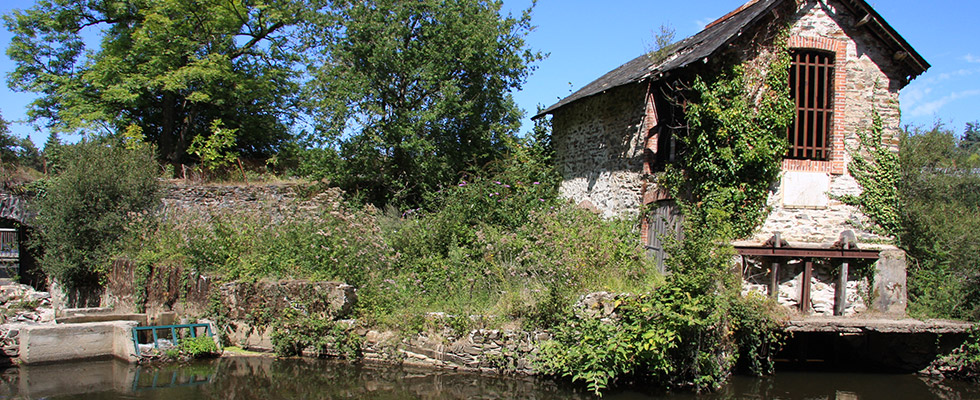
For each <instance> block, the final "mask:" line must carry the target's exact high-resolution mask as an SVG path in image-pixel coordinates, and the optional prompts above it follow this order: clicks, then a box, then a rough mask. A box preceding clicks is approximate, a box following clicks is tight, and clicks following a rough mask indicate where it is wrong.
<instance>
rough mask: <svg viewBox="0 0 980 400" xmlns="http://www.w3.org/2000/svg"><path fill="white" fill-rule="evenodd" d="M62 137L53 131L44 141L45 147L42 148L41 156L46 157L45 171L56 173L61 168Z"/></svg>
mask: <svg viewBox="0 0 980 400" xmlns="http://www.w3.org/2000/svg"><path fill="white" fill-rule="evenodd" d="M61 146H62V144H61V138H60V137H58V133H57V132H51V134H49V135H48V140H47V141H45V142H44V149H43V150H41V157H42V158H43V159H44V171H45V173H54V172H56V171H58V170H59V169H60V168H61Z"/></svg>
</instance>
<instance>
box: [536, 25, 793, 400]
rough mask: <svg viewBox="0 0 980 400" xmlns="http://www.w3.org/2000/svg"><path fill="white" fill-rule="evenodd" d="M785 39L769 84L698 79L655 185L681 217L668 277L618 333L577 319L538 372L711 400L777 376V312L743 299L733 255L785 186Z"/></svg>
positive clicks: (634, 305)
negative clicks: (674, 154) (732, 379)
mask: <svg viewBox="0 0 980 400" xmlns="http://www.w3.org/2000/svg"><path fill="white" fill-rule="evenodd" d="M784 38H785V35H780V39H779V40H777V42H776V46H775V51H774V53H773V56H772V57H771V58H772V60H771V61H770V63H769V65H768V66H767V68H766V69H765V70H766V71H768V73H766V74H765V75H764V76H761V77H760V76H758V71H753V75H751V76H748V74H746V73H745V71H744V69H743V68H744V67H742V66H735V67H732V68H731V69H728V70H726V71H724V72H722V73H720V74H718V75H717V76H714V77H711V78H710V79H703V78H701V77H697V78H696V79H695V81H694V84H693V85H692V89H693V93H692V95H693V96H692V97H693V98H692V99H690V100H691V103H690V104H688V106H687V108H686V110H685V112H686V114H685V118H686V120H687V123H688V128H689V129H688V132H687V136H684V137H682V138H681V140H682V141H683V144H684V150H683V152H682V153H683V154H682V157H681V160H680V163H679V165H678V166H676V167H673V168H671V169H669V170H668V172H667V174H665V176H664V177H663V180H662V182H660V183H661V184H665V185H666V186H667V187H668V188H669V189H670V190H671V191H672V192H673V193H674V195H675V197H676V198H677V201H678V204H679V205H680V206H681V208H682V210H683V214H684V238H683V240H676V239H673V240H671V239H669V238H665V239H667V251H668V254H669V257H668V258H667V259H666V262H667V269H668V270H669V271H670V274H669V275H668V276H667V277H666V281H665V282H664V283H663V284H662V285H660V286H659V287H657V288H656V290H655V291H653V292H651V293H648V294H644V295H640V296H635V297H631V298H627V299H625V300H623V301H622V302H621V303H620V304H619V306H618V307H617V308H616V314H617V315H618V318H617V319H616V320H614V321H612V322H602V321H597V320H589V319H584V320H583V319H577V318H572V319H569V320H567V321H565V322H564V323H562V324H560V325H559V326H557V327H556V328H555V340H554V341H553V342H550V343H547V344H545V345H544V347H543V348H542V351H541V353H540V354H539V366H540V368H541V370H542V371H543V372H545V373H550V374H555V375H562V376H567V377H571V378H572V380H575V381H582V382H584V383H585V384H586V385H587V386H588V388H589V389H590V390H592V391H593V392H595V393H596V394H601V392H602V390H604V389H606V388H608V387H610V386H612V385H613V384H615V383H616V382H617V381H621V380H632V381H634V382H635V381H649V382H653V383H654V384H656V385H658V386H663V387H666V388H675V387H692V388H695V389H697V390H705V389H708V390H710V389H714V388H717V387H718V386H719V385H720V384H721V383H722V382H723V381H724V379H725V378H726V377H727V375H728V374H729V373H730V371H731V369H732V368H733V367H734V366H735V365H736V362H738V361H741V363H742V364H743V365H745V367H746V369H748V370H749V371H751V372H753V373H756V374H760V373H767V372H771V369H772V364H771V356H772V355H773V354H774V353H775V348H776V347H778V345H779V343H780V337H779V335H778V333H777V332H778V330H779V321H778V317H777V315H776V314H775V312H774V310H775V307H776V306H775V305H773V304H772V303H771V300H768V299H760V298H753V297H749V298H742V297H741V296H740V293H739V292H740V288H741V282H740V281H739V279H738V273H737V272H736V271H735V270H734V268H733V265H732V259H733V257H734V255H735V253H734V249H733V248H732V247H731V245H730V244H729V243H730V242H731V240H732V239H734V238H736V237H740V236H744V235H746V234H748V233H750V232H751V231H752V230H753V229H754V228H755V227H756V226H757V225H758V224H759V223H760V222H761V221H762V220H763V219H764V218H765V216H766V214H767V209H766V203H765V202H766V200H767V198H768V194H769V187H770V185H771V183H772V182H774V181H775V180H776V178H778V176H779V175H778V174H779V171H780V165H781V161H782V156H783V154H784V153H785V147H786V143H785V139H784V138H783V135H784V133H785V127H786V125H788V124H789V123H790V122H791V121H792V117H793V116H792V104H791V101H790V100H789V99H790V97H789V88H788V86H787V82H788V78H787V73H788V70H789V69H788V66H789V54H788V52H787V51H785V42H784V41H783V40H784ZM753 82H755V83H753ZM750 85H755V86H757V87H750Z"/></svg>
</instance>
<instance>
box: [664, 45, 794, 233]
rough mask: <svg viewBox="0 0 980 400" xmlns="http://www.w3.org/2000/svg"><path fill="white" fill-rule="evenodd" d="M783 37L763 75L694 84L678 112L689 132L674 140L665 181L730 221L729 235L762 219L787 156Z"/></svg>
mask: <svg viewBox="0 0 980 400" xmlns="http://www.w3.org/2000/svg"><path fill="white" fill-rule="evenodd" d="M786 37H787V34H786V33H785V32H784V33H781V34H779V35H778V38H777V39H776V45H775V46H774V51H773V53H772V60H771V62H770V63H769V65H768V68H766V71H764V76H760V75H759V74H762V73H763V72H760V71H758V69H757V68H752V73H747V72H746V70H747V66H745V65H735V66H732V67H730V68H729V69H728V70H727V71H723V72H721V73H720V74H718V75H717V76H715V77H713V78H702V77H700V76H699V77H696V78H695V79H694V83H693V85H692V87H691V89H692V90H691V95H690V98H689V99H688V105H687V107H686V109H685V110H684V111H685V118H686V122H687V128H688V129H687V130H688V132H687V134H686V135H685V136H683V137H681V138H680V140H681V142H682V143H683V145H684V149H685V150H684V152H683V156H682V157H681V159H680V160H679V161H680V162H679V163H678V165H677V166H676V167H673V168H670V169H669V171H668V173H667V175H666V182H665V183H666V185H667V187H668V188H669V189H671V190H672V191H673V192H674V194H675V197H677V198H679V199H685V198H686V199H687V200H688V201H689V202H690V203H691V204H693V205H697V207H698V208H702V209H705V210H712V211H711V212H714V213H724V214H726V215H728V218H727V219H728V221H729V222H730V224H731V228H732V232H731V233H732V234H733V235H735V236H744V235H747V234H748V233H750V232H751V231H752V229H754V228H755V227H756V226H758V224H759V223H761V222H762V221H763V220H764V219H765V217H766V215H767V211H768V210H767V207H766V200H767V198H768V195H769V188H770V186H771V184H772V182H775V181H776V180H777V179H778V178H779V173H780V170H781V165H782V158H783V155H784V154H785V153H786V139H785V133H786V127H787V126H788V125H789V124H790V123H792V121H793V102H792V99H791V97H790V91H789V66H790V62H791V58H790V55H789V51H788V50H787V47H786ZM685 211H689V210H685Z"/></svg>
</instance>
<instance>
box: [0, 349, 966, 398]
mask: <svg viewBox="0 0 980 400" xmlns="http://www.w3.org/2000/svg"><path fill="white" fill-rule="evenodd" d="M11 397H18V398H23V397H26V398H59V399H166V400H180V399H263V400H265V399H297V398H304V399H306V398H312V399H335V398H338V399H339V398H343V399H541V400H547V399H588V398H592V396H591V395H589V394H587V393H584V392H583V391H582V390H580V389H575V388H570V387H567V386H565V385H562V384H559V383H556V382H553V381H550V380H542V379H533V378H527V377H502V376H495V375H479V374H469V373H458V372H452V371H433V370H429V369H418V368H411V367H391V366H379V365H354V364H347V363H341V362H335V361H328V360H304V359H286V360H275V359H270V358H257V357H236V358H225V359H219V360H212V361H206V362H196V363H191V364H182V365H169V366H136V365H130V364H126V363H122V362H118V361H93V362H86V363H73V364H59V365H45V366H29V367H22V368H19V369H17V368H14V369H8V370H6V371H3V372H0V398H11ZM604 398H606V399H616V400H627V399H628V400H640V399H668V400H684V399H698V400H728V399H786V400H796V399H828V400H876V399H888V400H892V399H943V400H947V399H948V400H953V399H972V398H980V387H978V386H972V385H967V384H961V383H945V384H936V383H931V382H929V381H927V380H924V379H922V378H919V377H915V376H910V375H872V374H833V373H801V372H792V373H780V374H778V375H777V376H775V377H769V378H762V379H754V378H748V377H735V378H734V379H732V381H731V383H730V384H728V385H727V386H725V387H724V388H722V389H721V390H720V391H718V392H715V393H710V394H704V395H696V394H693V393H674V394H664V393H649V392H647V393H644V392H641V391H637V390H629V391H618V392H613V393H609V394H608V395H606V396H605V397H604Z"/></svg>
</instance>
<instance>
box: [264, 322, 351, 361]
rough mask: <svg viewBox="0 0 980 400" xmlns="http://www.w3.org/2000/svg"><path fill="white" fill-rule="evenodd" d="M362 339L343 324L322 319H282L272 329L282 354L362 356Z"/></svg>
mask: <svg viewBox="0 0 980 400" xmlns="http://www.w3.org/2000/svg"><path fill="white" fill-rule="evenodd" d="M361 342H362V339H361V337H360V336H359V335H357V333H355V332H354V331H353V329H350V327H347V326H345V325H343V324H341V323H337V322H334V321H331V320H327V319H322V318H310V317H294V318H286V319H284V320H281V321H279V322H278V323H277V324H276V326H275V328H274V330H273V332H272V346H273V349H274V351H275V352H276V355H278V356H284V357H288V356H298V355H304V354H305V355H316V356H327V355H330V356H335V357H342V358H347V359H352V360H353V359H358V358H360V357H361Z"/></svg>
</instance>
